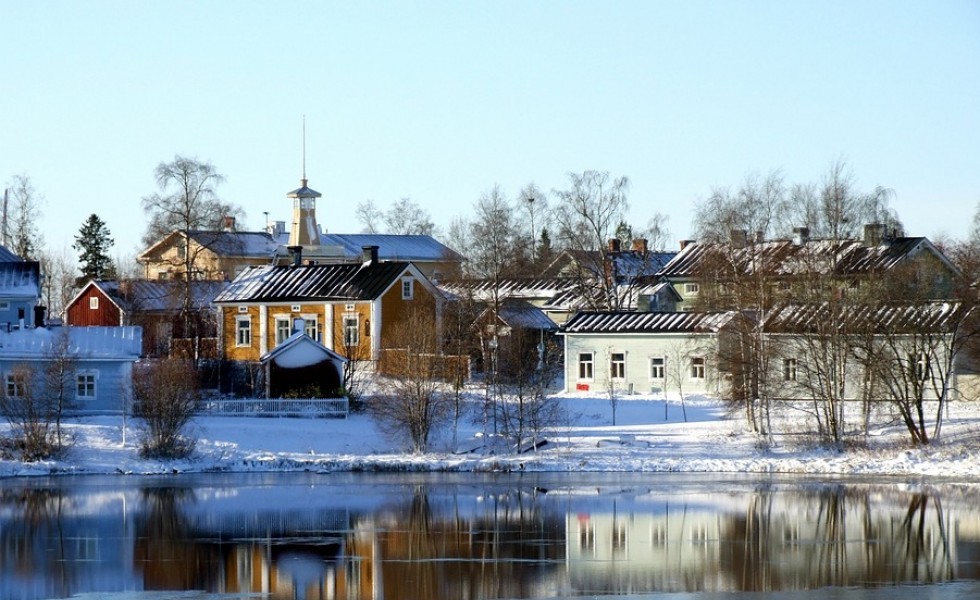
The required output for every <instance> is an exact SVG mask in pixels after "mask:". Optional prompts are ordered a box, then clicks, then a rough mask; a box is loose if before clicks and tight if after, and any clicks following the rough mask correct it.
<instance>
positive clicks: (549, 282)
mask: <svg viewBox="0 0 980 600" xmlns="http://www.w3.org/2000/svg"><path fill="white" fill-rule="evenodd" d="M578 286H579V281H578V280H576V279H572V278H570V277H549V278H527V279H525V278H507V279H498V280H496V281H494V280H492V279H467V280H462V281H452V282H448V283H444V284H442V285H441V286H440V288H441V289H442V290H443V291H445V292H446V293H447V295H449V296H451V297H456V298H462V297H469V298H472V299H474V300H476V301H478V302H490V301H492V300H493V299H494V297H497V298H517V299H523V300H538V301H541V302H542V303H543V304H542V306H543V307H544V308H552V309H569V308H577V307H579V306H581V300H580V294H579V293H578Z"/></svg>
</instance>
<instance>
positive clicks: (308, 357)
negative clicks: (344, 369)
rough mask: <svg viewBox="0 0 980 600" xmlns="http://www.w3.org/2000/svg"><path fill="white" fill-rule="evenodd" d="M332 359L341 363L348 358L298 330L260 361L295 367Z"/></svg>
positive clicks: (260, 358)
mask: <svg viewBox="0 0 980 600" xmlns="http://www.w3.org/2000/svg"><path fill="white" fill-rule="evenodd" d="M324 359H330V360H332V361H334V362H339V363H340V364H343V363H346V362H348V361H347V359H346V358H344V357H343V356H341V355H340V354H337V353H336V352H334V351H333V350H331V349H330V348H327V347H326V346H324V345H323V344H321V343H320V342H317V341H316V340H314V339H313V338H311V337H310V336H309V335H307V334H306V333H305V332H304V331H296V332H294V333H293V334H292V335H291V336H289V337H288V338H286V339H285V340H284V341H283V342H282V343H281V344H279V345H278V346H276V347H275V348H273V349H272V350H270V351H268V352H266V353H265V354H263V355H262V356H261V357H259V362H262V363H266V362H269V361H274V362H275V363H276V364H277V365H279V366H280V367H284V368H287V369H294V368H299V367H308V366H311V365H315V364H319V363H321V362H323V360H324Z"/></svg>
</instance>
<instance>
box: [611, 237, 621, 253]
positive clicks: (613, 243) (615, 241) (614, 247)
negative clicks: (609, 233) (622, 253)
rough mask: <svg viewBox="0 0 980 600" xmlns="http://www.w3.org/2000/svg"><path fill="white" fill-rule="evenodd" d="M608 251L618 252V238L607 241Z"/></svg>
mask: <svg viewBox="0 0 980 600" xmlns="http://www.w3.org/2000/svg"><path fill="white" fill-rule="evenodd" d="M609 251H610V252H619V238H612V239H611V240H609Z"/></svg>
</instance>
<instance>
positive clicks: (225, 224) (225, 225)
mask: <svg viewBox="0 0 980 600" xmlns="http://www.w3.org/2000/svg"><path fill="white" fill-rule="evenodd" d="M221 223H222V226H221V228H222V230H224V231H235V217H233V216H231V215H225V216H224V218H222V220H221Z"/></svg>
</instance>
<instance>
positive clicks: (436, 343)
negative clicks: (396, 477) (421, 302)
mask: <svg viewBox="0 0 980 600" xmlns="http://www.w3.org/2000/svg"><path fill="white" fill-rule="evenodd" d="M440 346H441V344H440V340H438V339H437V337H436V323H435V318H434V316H433V315H432V314H431V313H430V312H428V311H425V310H413V311H411V312H410V313H409V315H408V316H407V317H406V318H405V319H403V320H401V321H399V322H398V323H397V324H396V325H395V326H394V328H393V329H392V336H391V348H389V349H388V352H389V353H391V356H392V357H398V358H397V359H396V358H392V359H391V360H393V361H395V362H396V363H397V364H395V365H393V366H392V368H391V369H390V371H391V372H392V374H391V375H390V376H389V377H387V378H385V379H384V380H381V381H380V382H379V384H378V387H379V390H380V393H379V394H378V395H377V396H374V397H372V398H371V399H370V400H369V401H368V402H367V408H368V410H369V411H370V412H371V414H372V415H373V416H374V418H375V421H376V422H377V424H378V427H379V428H380V429H381V430H382V431H384V432H385V433H387V434H389V435H392V436H395V437H406V438H408V440H409V442H410V444H411V446H412V450H413V451H414V452H416V453H420V454H423V453H425V452H427V451H428V449H429V442H430V440H431V436H432V433H433V432H434V431H435V430H436V428H437V427H439V426H440V425H441V424H443V423H444V422H445V421H446V420H447V418H448V416H449V413H450V411H451V410H452V399H451V394H449V393H447V391H446V389H445V384H444V383H442V381H441V379H442V375H443V374H442V372H441V365H442V362H441V361H440V360H437V353H438V352H439V350H440Z"/></svg>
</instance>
